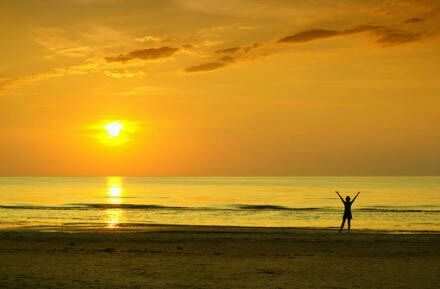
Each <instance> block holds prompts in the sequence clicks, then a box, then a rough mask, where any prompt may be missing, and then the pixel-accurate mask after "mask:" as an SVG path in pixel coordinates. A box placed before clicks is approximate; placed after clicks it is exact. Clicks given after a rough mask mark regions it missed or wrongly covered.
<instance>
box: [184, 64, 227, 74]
mask: <svg viewBox="0 0 440 289" xmlns="http://www.w3.org/2000/svg"><path fill="white" fill-rule="evenodd" d="M228 64H229V63H228V62H224V61H223V62H222V61H213V62H207V63H203V64H200V65H194V66H190V67H187V68H185V69H184V71H185V72H201V71H211V70H216V69H219V68H222V67H224V66H226V65H228Z"/></svg>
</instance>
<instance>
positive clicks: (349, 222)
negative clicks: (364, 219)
mask: <svg viewBox="0 0 440 289" xmlns="http://www.w3.org/2000/svg"><path fill="white" fill-rule="evenodd" d="M347 225H348V231H349V232H350V228H351V218H348V219H347Z"/></svg>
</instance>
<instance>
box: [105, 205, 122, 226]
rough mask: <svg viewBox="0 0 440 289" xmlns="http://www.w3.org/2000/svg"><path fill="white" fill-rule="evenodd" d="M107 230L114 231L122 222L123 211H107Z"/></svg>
mask: <svg viewBox="0 0 440 289" xmlns="http://www.w3.org/2000/svg"><path fill="white" fill-rule="evenodd" d="M105 214H106V219H107V220H106V221H105V222H106V223H107V228H110V229H114V228H116V227H117V226H118V225H119V223H120V222H121V217H122V210H121V209H108V210H106V211H105Z"/></svg>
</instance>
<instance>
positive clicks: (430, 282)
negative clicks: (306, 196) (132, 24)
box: [0, 226, 440, 289]
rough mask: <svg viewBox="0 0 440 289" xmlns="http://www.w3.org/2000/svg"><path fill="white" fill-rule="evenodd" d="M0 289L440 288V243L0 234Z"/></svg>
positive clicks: (332, 236)
mask: <svg viewBox="0 0 440 289" xmlns="http://www.w3.org/2000/svg"><path fill="white" fill-rule="evenodd" d="M0 288H34V289H35V288H45V289H46V288H118V289H124V288H139V289H140V288H157V289H159V288H176V289H177V288H179V289H182V288H192V289H193V288H265V289H266V288H440V235H439V234H432V233H417V234H411V233H410V234H409V233H401V234H399V233H386V232H368V231H353V232H352V233H350V234H348V233H342V234H338V233H337V231H336V230H321V229H319V230H318V229H294V228H243V227H208V226H146V227H145V228H142V229H137V230H131V229H129V228H127V229H117V230H115V229H108V230H105V229H102V230H99V231H96V230H93V231H92V230H76V231H74V232H72V231H65V230H61V229H57V230H54V231H49V230H41V229H40V230H36V229H28V230H26V229H20V230H3V231H0Z"/></svg>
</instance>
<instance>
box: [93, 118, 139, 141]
mask: <svg viewBox="0 0 440 289" xmlns="http://www.w3.org/2000/svg"><path fill="white" fill-rule="evenodd" d="M135 127H136V126H135V124H134V123H133V122H130V121H127V120H104V121H101V122H100V123H99V124H97V125H94V126H92V127H91V128H92V129H93V130H94V131H96V132H97V133H96V138H97V139H98V140H99V141H100V142H101V143H103V144H105V145H109V146H119V145H122V144H125V143H127V142H129V141H131V140H132V136H133V134H134V132H135Z"/></svg>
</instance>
